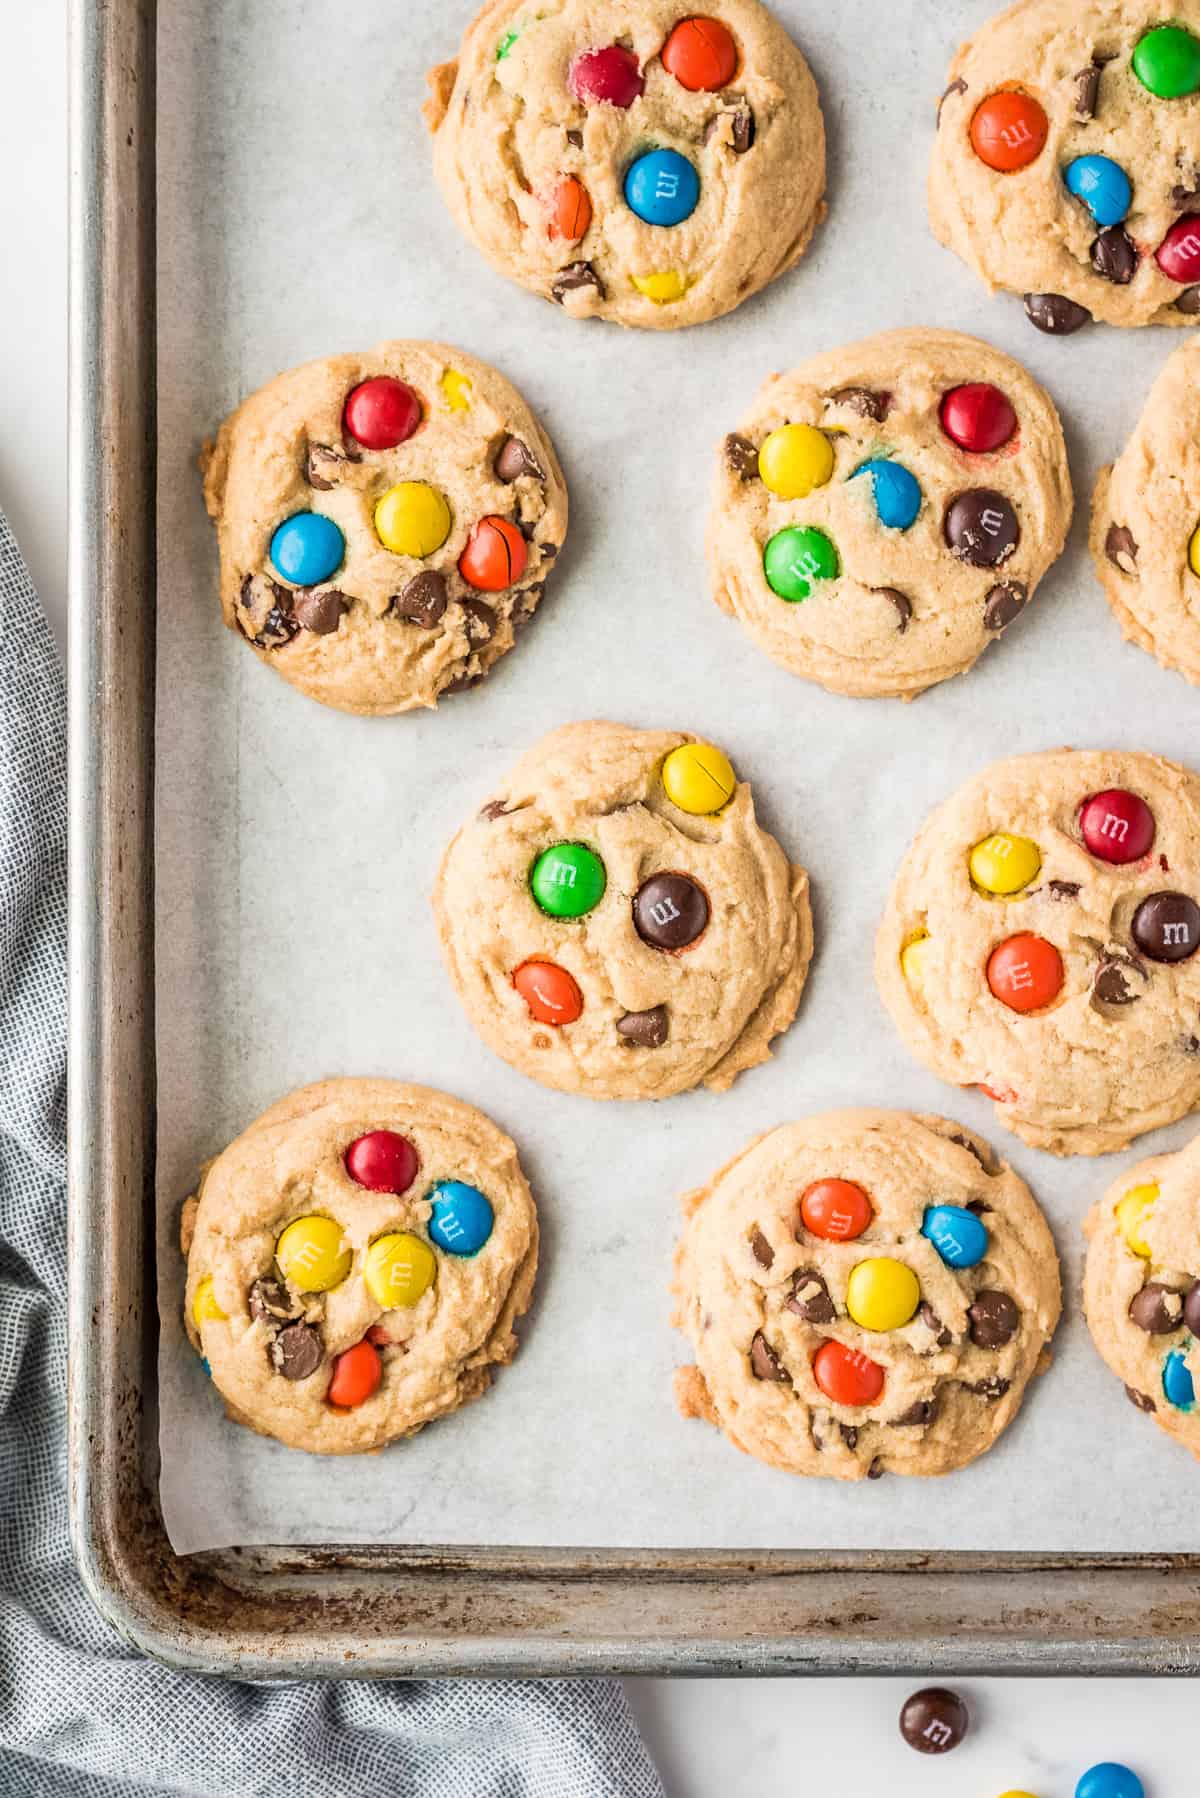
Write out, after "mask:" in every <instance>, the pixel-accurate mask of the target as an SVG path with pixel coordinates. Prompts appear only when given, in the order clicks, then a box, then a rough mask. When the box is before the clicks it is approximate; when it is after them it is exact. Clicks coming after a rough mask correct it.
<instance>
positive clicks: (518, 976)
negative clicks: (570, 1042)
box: [512, 961, 583, 1029]
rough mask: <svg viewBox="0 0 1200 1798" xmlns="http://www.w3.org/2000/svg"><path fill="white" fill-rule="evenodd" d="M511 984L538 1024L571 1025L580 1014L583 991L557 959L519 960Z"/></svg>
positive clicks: (581, 1011)
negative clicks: (518, 965) (555, 960)
mask: <svg viewBox="0 0 1200 1798" xmlns="http://www.w3.org/2000/svg"><path fill="white" fill-rule="evenodd" d="M512 983H513V985H514V986H515V987H516V989H517V991H518V992H519V993H520V995H521V997H522V999H524V1001H525V1003H526V1005H527V1006H528V1007H529V1012H530V1016H531V1017H533V1018H535V1019H536V1020H537V1022H538V1023H539V1024H550V1025H553V1026H554V1027H555V1028H556V1029H557V1028H558V1027H560V1026H561V1025H563V1024H573V1023H574V1022H575V1020H576V1018H578V1017H580V1016H581V1015H582V1013H583V994H582V993H581V992H580V990H579V986H578V984H577V982H576V981H575V980H574V978H573V977H572V976H571V975H570V974H568V973H567V970H566V969H565V968H560V967H559V965H558V963H557V962H553V961H525V962H522V963H521V966H520V967H519V968H518V969H517V970H516V972H515V973H514V975H513V977H512Z"/></svg>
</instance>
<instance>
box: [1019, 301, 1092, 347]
mask: <svg viewBox="0 0 1200 1798" xmlns="http://www.w3.org/2000/svg"><path fill="white" fill-rule="evenodd" d="M1025 312H1026V315H1027V317H1028V319H1029V322H1030V324H1033V325H1036V326H1037V328H1038V330H1039V331H1045V332H1046V334H1047V336H1049V337H1070V336H1071V334H1072V332H1074V331H1081V330H1082V329H1083V327H1084V325H1090V324H1091V322H1092V315H1091V313H1090V312H1089V311H1088V309H1087V307H1086V306H1077V305H1076V304H1075V302H1074V300H1068V299H1067V298H1066V297H1065V295H1063V294H1061V293H1027V294H1026V295H1025Z"/></svg>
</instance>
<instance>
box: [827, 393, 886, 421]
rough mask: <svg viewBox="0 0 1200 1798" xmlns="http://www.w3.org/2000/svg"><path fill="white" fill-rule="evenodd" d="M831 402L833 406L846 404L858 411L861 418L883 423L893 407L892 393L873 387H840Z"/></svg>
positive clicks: (830, 399)
mask: <svg viewBox="0 0 1200 1798" xmlns="http://www.w3.org/2000/svg"><path fill="white" fill-rule="evenodd" d="M829 402H830V404H831V405H833V406H845V407H847V408H848V410H849V411H851V412H857V413H858V415H859V417H860V418H869V419H871V420H872V421H873V422H874V423H875V424H877V425H881V424H882V423H883V421H884V419H885V418H886V417H887V415H888V413H889V412H890V411H891V409H892V396H891V394H890V393H879V392H878V391H877V390H876V389H875V388H873V387H839V388H838V390H837V392H836V393H831V394H830V396H829Z"/></svg>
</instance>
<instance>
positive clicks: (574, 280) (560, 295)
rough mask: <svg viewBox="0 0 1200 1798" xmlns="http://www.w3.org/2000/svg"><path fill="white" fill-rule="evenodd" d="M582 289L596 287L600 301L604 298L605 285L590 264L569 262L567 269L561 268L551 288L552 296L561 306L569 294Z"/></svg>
mask: <svg viewBox="0 0 1200 1798" xmlns="http://www.w3.org/2000/svg"><path fill="white" fill-rule="evenodd" d="M581 287H594V288H595V290H596V293H597V295H598V297H599V298H600V299H603V298H604V283H603V281H602V280H601V279H600V277H599V275H598V274H597V273H596V271H595V269H594V268H593V267H592V265H591V263H590V262H568V264H567V266H566V268H560V269H559V271H558V273H557V275H555V277H554V280H553V282H552V284H551V287H550V293H551V296H552V297H553V298H554V299H555V300H557V302H558V304H559V305H560V306H561V305H562V303H563V300H564V299H565V298H566V296H567V294H569V293H576V292H577V291H578V290H579V289H580V288H581Z"/></svg>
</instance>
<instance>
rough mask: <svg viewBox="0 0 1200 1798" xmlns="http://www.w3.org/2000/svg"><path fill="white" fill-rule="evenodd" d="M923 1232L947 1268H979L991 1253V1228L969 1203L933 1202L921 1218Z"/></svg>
mask: <svg viewBox="0 0 1200 1798" xmlns="http://www.w3.org/2000/svg"><path fill="white" fill-rule="evenodd" d="M921 1235H922V1236H924V1237H927V1238H928V1240H929V1241H930V1242H931V1243H932V1244H933V1246H934V1248H935V1249H936V1250H937V1252H938V1254H939V1255H940V1256H941V1258H942V1260H943V1261H944V1262H945V1263H946V1266H947V1267H960V1268H961V1267H978V1265H979V1263H980V1262H981V1261H982V1260H983V1258H984V1256H985V1255H986V1254H987V1250H988V1233H987V1227H986V1225H985V1224H983V1223H981V1221H980V1220H979V1218H978V1217H976V1215H975V1213H974V1212H973V1211H968V1210H967V1208H966V1206H965V1205H930V1206H929V1207H928V1209H927V1210H926V1212H925V1216H924V1218H923V1219H922V1221H921Z"/></svg>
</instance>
